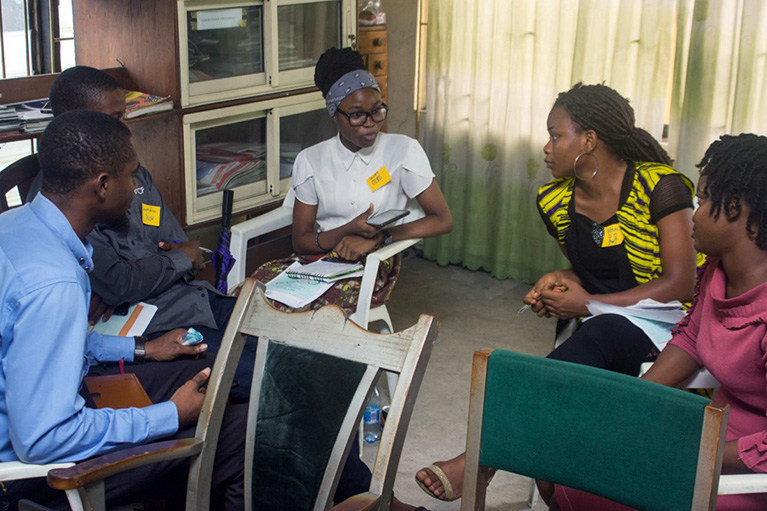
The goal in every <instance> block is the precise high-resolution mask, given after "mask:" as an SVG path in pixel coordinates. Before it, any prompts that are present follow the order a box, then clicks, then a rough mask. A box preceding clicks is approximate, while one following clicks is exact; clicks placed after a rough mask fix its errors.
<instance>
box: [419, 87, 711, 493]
mask: <svg viewBox="0 0 767 511" xmlns="http://www.w3.org/2000/svg"><path fill="white" fill-rule="evenodd" d="M547 127H548V131H549V136H550V138H549V142H548V143H547V144H546V145H545V146H544V148H543V152H544V153H545V155H546V156H545V162H546V166H547V167H548V168H549V169H550V170H551V174H552V176H553V178H554V179H553V180H552V181H551V182H549V183H547V184H546V185H544V186H543V187H541V189H540V190H539V193H538V207H539V210H540V213H541V217H542V218H543V221H544V223H545V224H546V226H547V228H548V230H549V232H550V233H551V235H552V236H553V237H554V238H555V239H556V240H557V242H558V243H559V246H560V248H561V249H562V251H563V252H564V254H565V255H566V256H567V258H568V260H569V261H570V264H571V267H570V268H567V269H563V270H557V271H554V272H551V273H548V274H546V275H544V276H543V277H541V278H540V279H539V280H538V282H537V283H536V284H535V286H533V288H532V289H531V290H530V292H529V293H528V294H527V295H526V296H525V298H524V301H525V303H526V304H528V305H530V306H531V307H532V309H533V311H535V312H536V313H537V314H538V315H539V316H547V317H552V316H553V317H556V318H559V319H560V320H562V321H560V322H559V324H558V328H559V327H560V326H562V324H563V323H564V322H565V321H566V320H575V319H577V318H580V317H584V316H588V315H589V311H588V309H587V307H586V304H587V303H588V302H589V301H590V300H595V301H600V302H603V303H607V304H612V305H616V306H624V307H625V306H629V305H633V304H635V303H637V302H639V301H640V300H642V299H645V298H651V299H653V300H655V301H658V302H664V303H665V302H671V301H674V300H678V301H680V302H683V303H685V302H689V301H690V300H691V299H692V295H693V289H694V285H695V273H696V254H695V249H694V248H693V240H692V237H691V236H692V212H693V203H692V197H693V193H694V187H693V185H692V183H691V182H690V180H689V179H688V178H687V177H685V176H683V175H682V174H680V173H678V172H676V171H675V170H674V169H673V168H671V167H670V165H671V163H672V162H671V158H669V156H668V154H667V153H666V151H665V150H664V149H663V148H662V147H661V146H660V144H659V143H658V142H657V140H655V139H654V138H653V137H652V135H650V134H649V133H647V132H646V131H645V130H643V129H640V128H637V127H636V126H635V125H634V111H633V109H632V108H631V106H630V105H629V102H628V100H627V99H626V98H624V97H622V96H621V95H620V94H618V93H617V92H616V91H615V90H613V89H611V88H609V87H607V86H604V85H581V84H577V85H575V86H574V87H573V88H572V89H571V90H569V91H567V92H563V93H561V94H559V96H558V97H557V100H556V101H555V103H554V106H553V108H552V109H551V112H550V114H549V117H548V120H547ZM635 321H636V320H635ZM636 323H641V322H640V321H636ZM636 323H635V322H632V321H631V320H629V319H627V318H626V317H625V316H622V315H619V314H601V315H598V316H594V317H592V318H591V319H589V320H587V321H584V322H583V323H582V324H581V325H580V327H579V328H578V329H577V330H575V333H574V334H572V336H570V337H569V339H568V340H567V341H566V342H564V343H563V344H561V345H560V346H559V347H558V348H556V349H555V350H554V351H553V352H552V353H551V354H550V355H549V357H550V358H555V359H559V360H566V361H569V362H576V363H580V364H586V365H590V366H595V367H601V368H604V369H609V370H613V371H618V372H622V373H626V374H633V375H637V374H638V372H639V366H640V365H641V363H642V362H643V361H645V360H650V359H652V358H654V357H655V356H656V355H657V354H658V351H659V349H660V348H662V346H663V345H664V344H665V342H666V341H667V340H668V339H670V337H671V331H670V328H659V329H655V330H652V329H649V328H644V329H643V328H640V327H639V326H637V324H636ZM558 331H559V330H558ZM463 467H464V454H460V455H459V456H457V457H455V458H453V459H451V460H448V461H443V462H437V463H434V464H433V465H431V466H429V467H425V468H423V469H421V470H419V471H418V473H417V474H416V481H417V482H418V484H419V485H420V486H421V487H422V488H423V489H424V490H425V491H426V492H427V493H429V494H430V495H432V496H433V497H435V498H438V499H441V500H455V499H457V498H460V495H461V490H462V486H463V485H462V474H463ZM539 487H540V489H541V494H542V496H543V498H544V500H546V502H549V498H550V496H551V495H552V493H553V486H551V485H549V484H547V483H539Z"/></svg>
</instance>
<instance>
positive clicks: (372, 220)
mask: <svg viewBox="0 0 767 511" xmlns="http://www.w3.org/2000/svg"><path fill="white" fill-rule="evenodd" d="M409 214H410V211H408V210H406V209H389V210H386V211H381V212H379V213H373V214H372V215H370V216H369V217H368V220H367V223H368V224H370V225H372V226H373V227H377V228H379V229H380V228H381V227H384V226H386V225H389V224H391V223H393V222H396V221H397V220H399V219H400V218H405V217H406V216H408V215H409Z"/></svg>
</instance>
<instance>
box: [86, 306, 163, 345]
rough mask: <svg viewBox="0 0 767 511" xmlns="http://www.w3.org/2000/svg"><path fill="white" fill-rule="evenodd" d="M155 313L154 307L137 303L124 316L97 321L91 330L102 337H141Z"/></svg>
mask: <svg viewBox="0 0 767 511" xmlns="http://www.w3.org/2000/svg"><path fill="white" fill-rule="evenodd" d="M156 312H157V306H156V305H152V304H150V303H144V302H139V303H137V304H135V305H131V307H130V308H129V309H128V314H126V315H125V316H119V315H117V314H112V316H111V317H110V318H109V321H99V322H97V323H96V326H94V327H93V329H94V330H95V331H97V332H99V333H101V334H104V335H120V336H123V337H134V336H137V335H143V333H144V331H145V330H146V327H148V326H149V322H150V321H152V318H153V317H154V315H155V313H156Z"/></svg>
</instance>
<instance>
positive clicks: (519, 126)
mask: <svg viewBox="0 0 767 511" xmlns="http://www.w3.org/2000/svg"><path fill="white" fill-rule="evenodd" d="M675 9H676V3H675V2H674V1H671V0H645V1H630V0H624V1H621V0H562V1H559V0H476V1H470V0H430V5H429V15H428V42H427V45H428V46H427V63H426V98H427V99H426V105H425V107H426V113H425V115H424V116H423V117H422V124H421V125H422V130H421V134H420V135H421V140H422V142H423V145H424V147H425V149H426V151H427V153H428V154H429V158H430V159H431V162H432V166H433V167H434V168H435V172H436V173H437V179H438V181H439V183H440V185H441V186H442V189H443V191H444V193H445V196H446V198H447V200H448V203H449V205H450V207H451V210H452V212H453V216H454V218H455V228H454V230H453V233H451V234H450V235H447V236H441V237H439V238H436V239H433V240H427V243H426V244H425V254H426V256H427V257H430V258H433V259H435V260H437V262H439V263H440V264H448V263H461V264H463V265H464V266H466V267H467V268H470V269H479V268H483V269H485V270H488V271H490V272H491V273H492V274H493V275H495V276H496V277H499V278H505V277H515V278H522V279H526V280H529V281H533V280H535V279H537V278H538V277H539V276H540V275H541V274H542V273H544V272H545V271H548V270H551V269H553V268H556V267H563V265H564V264H565V262H564V260H563V258H562V255H561V253H560V252H559V249H558V248H557V245H556V243H555V241H554V240H553V238H551V237H550V236H549V235H548V233H547V232H546V230H545V228H544V226H543V223H542V222H541V220H540V218H539V216H538V212H537V210H536V207H535V196H536V192H537V189H538V187H539V186H541V185H542V184H544V183H546V182H547V181H548V180H549V179H550V175H549V172H548V170H547V169H546V167H545V166H544V165H543V152H542V148H543V145H544V144H545V143H546V141H547V139H548V135H547V131H546V117H547V115H548V113H549V110H550V108H551V105H552V104H553V102H554V100H555V98H556V95H557V93H558V92H561V91H566V90H568V89H569V88H570V87H571V86H572V85H573V84H575V83H577V82H580V81H582V82H584V83H602V82H604V83H605V84H607V85H609V86H611V87H613V88H615V89H617V90H618V91H619V92H620V93H621V94H623V95H624V96H627V97H629V98H630V99H631V103H632V104H633V106H634V109H635V111H636V117H637V124H638V125H639V126H641V127H643V128H645V129H647V130H648V131H650V132H651V133H652V134H653V135H655V136H656V137H660V136H661V134H662V129H663V119H664V115H665V112H666V109H667V106H668V105H667V97H668V94H667V91H668V86H669V83H670V72H669V68H670V63H671V60H672V56H673V52H674V51H675V45H674V30H675V19H676V11H675Z"/></svg>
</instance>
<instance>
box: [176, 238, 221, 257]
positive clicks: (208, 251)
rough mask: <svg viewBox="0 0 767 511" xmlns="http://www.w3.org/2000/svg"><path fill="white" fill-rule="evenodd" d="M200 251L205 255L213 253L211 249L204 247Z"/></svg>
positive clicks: (178, 241) (177, 241)
mask: <svg viewBox="0 0 767 511" xmlns="http://www.w3.org/2000/svg"><path fill="white" fill-rule="evenodd" d="M173 243H184V242H183V241H181V240H173ZM200 250H202V251H203V252H205V253H206V254H212V253H213V251H212V250H211V249H209V248H205V247H200Z"/></svg>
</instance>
